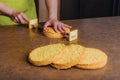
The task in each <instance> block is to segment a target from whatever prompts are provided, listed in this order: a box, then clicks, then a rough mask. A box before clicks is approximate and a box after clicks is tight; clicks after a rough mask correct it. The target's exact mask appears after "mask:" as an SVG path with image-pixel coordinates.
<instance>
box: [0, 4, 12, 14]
mask: <svg viewBox="0 0 120 80" xmlns="http://www.w3.org/2000/svg"><path fill="white" fill-rule="evenodd" d="M12 12H13V9H12V8H10V7H8V6H7V5H5V4H3V3H1V2H0V13H3V14H5V15H9V16H10V15H11V14H12Z"/></svg>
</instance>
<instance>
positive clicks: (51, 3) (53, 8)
mask: <svg viewBox="0 0 120 80" xmlns="http://www.w3.org/2000/svg"><path fill="white" fill-rule="evenodd" d="M46 5H47V9H48V15H49V19H55V20H57V7H58V3H57V0H46Z"/></svg>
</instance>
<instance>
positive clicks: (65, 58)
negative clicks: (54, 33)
mask: <svg viewBox="0 0 120 80" xmlns="http://www.w3.org/2000/svg"><path fill="white" fill-rule="evenodd" d="M83 52H84V47H83V46H80V45H70V46H67V47H66V48H65V49H64V50H63V51H62V52H61V53H60V54H58V55H57V56H55V57H54V59H53V62H52V64H51V65H52V66H53V67H55V68H56V69H68V68H70V67H72V66H74V65H76V64H77V63H78V62H79V58H82V54H83Z"/></svg>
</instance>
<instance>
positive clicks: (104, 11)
mask: <svg viewBox="0 0 120 80" xmlns="http://www.w3.org/2000/svg"><path fill="white" fill-rule="evenodd" d="M60 15H61V20H67V19H82V18H95V17H109V16H119V15H120V0H61V14H60Z"/></svg>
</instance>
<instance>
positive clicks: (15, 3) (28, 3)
mask: <svg viewBox="0 0 120 80" xmlns="http://www.w3.org/2000/svg"><path fill="white" fill-rule="evenodd" d="M0 2H2V3H4V4H5V5H7V6H9V7H11V8H13V9H15V10H17V11H20V12H23V13H24V14H26V16H27V17H28V18H29V19H30V20H31V19H36V18H37V15H36V8H35V3H34V0H0ZM15 24H17V23H15V22H13V21H12V20H11V18H10V17H8V16H6V15H3V14H2V13H0V25H15Z"/></svg>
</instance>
